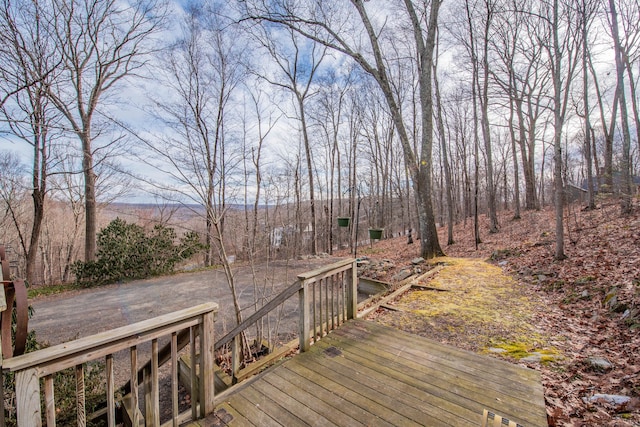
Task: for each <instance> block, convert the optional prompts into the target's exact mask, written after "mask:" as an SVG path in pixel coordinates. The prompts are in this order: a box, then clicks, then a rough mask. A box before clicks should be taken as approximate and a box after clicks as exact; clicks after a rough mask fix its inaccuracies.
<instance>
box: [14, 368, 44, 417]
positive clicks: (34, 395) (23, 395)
mask: <svg viewBox="0 0 640 427" xmlns="http://www.w3.org/2000/svg"><path fill="white" fill-rule="evenodd" d="M16 411H17V412H18V414H17V415H18V425H19V426H32V427H42V415H41V413H40V380H39V378H38V372H37V370H36V369H26V370H24V371H19V372H17V373H16Z"/></svg>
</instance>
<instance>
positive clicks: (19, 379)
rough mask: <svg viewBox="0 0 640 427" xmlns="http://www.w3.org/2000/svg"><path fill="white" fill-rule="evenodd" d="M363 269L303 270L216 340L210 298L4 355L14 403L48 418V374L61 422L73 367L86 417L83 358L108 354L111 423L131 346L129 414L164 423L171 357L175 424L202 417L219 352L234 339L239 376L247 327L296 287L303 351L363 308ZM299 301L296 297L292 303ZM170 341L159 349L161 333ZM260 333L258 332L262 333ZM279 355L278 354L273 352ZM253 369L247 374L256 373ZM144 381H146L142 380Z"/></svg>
mask: <svg viewBox="0 0 640 427" xmlns="http://www.w3.org/2000/svg"><path fill="white" fill-rule="evenodd" d="M357 285H358V278H357V270H356V262H355V260H349V259H348V260H343V261H339V262H336V263H334V264H331V265H328V266H326V267H323V268H319V269H317V270H313V271H310V272H308V273H304V274H301V275H299V276H298V277H297V280H296V281H295V282H294V283H293V284H292V285H291V286H289V287H288V288H287V289H286V290H285V291H283V292H282V293H280V294H279V295H278V296H276V297H275V298H273V299H271V300H270V301H269V302H267V303H266V304H265V305H263V306H262V307H261V308H259V309H258V310H257V311H256V312H255V313H254V314H252V315H251V316H249V317H248V318H247V319H246V320H245V321H243V322H242V323H241V324H240V325H238V326H236V327H235V328H233V329H232V330H231V331H230V332H229V333H227V334H226V335H224V336H223V337H222V338H221V339H219V340H218V341H216V342H214V340H213V331H214V320H215V315H216V313H217V311H218V305H217V304H215V303H207V304H202V305H198V306H196V307H192V308H189V309H185V310H181V311H178V312H175V313H170V314H167V315H163V316H160V317H156V318H154V319H150V320H146V321H143V322H139V323H136V324H133V325H129V326H125V327H121V328H118V329H114V330H111V331H107V332H104V333H100V334H96V335H92V336H89V337H85V338H80V339H78V340H75V341H72V342H68V343H64V344H60V345H56V346H53V347H49V348H46V349H43V350H39V351H36V352H32V353H28V354H25V355H22V356H17V357H13V358H10V359H5V360H4V361H3V363H2V365H3V366H2V368H3V370H5V371H7V370H8V371H11V372H14V373H15V382H16V386H15V387H16V410H17V422H18V427H32V426H41V425H42V414H41V406H40V401H41V393H42V392H41V390H40V380H41V378H44V402H45V419H46V423H47V426H55V425H56V412H57V410H56V402H55V398H54V393H53V390H54V387H53V382H54V374H55V373H56V372H59V371H62V370H64V369H68V368H74V369H75V376H76V384H77V387H76V401H77V425H78V426H84V425H86V420H87V413H86V409H85V390H84V375H85V374H84V369H85V368H84V366H85V364H86V363H87V362H92V361H100V360H104V361H105V371H106V372H105V378H106V384H107V386H106V402H107V407H106V410H105V412H106V416H107V425H108V426H114V425H115V424H116V418H115V413H116V411H115V406H116V398H115V393H116V388H115V384H114V382H115V381H114V353H116V352H119V351H122V350H128V352H129V361H130V364H129V365H130V375H129V380H128V382H127V384H126V385H125V386H124V390H125V392H126V393H127V395H126V396H125V398H124V399H123V404H124V405H125V406H126V407H128V410H127V411H125V413H126V414H129V416H130V417H131V419H130V420H128V421H130V422H129V423H127V424H130V425H133V426H138V425H141V423H142V422H143V421H142V418H143V417H144V422H146V425H151V426H160V407H159V374H158V370H159V366H161V365H162V364H164V363H165V362H170V365H171V401H172V407H171V420H170V421H169V422H168V423H167V425H173V426H177V425H180V424H181V423H182V422H184V421H186V420H188V419H189V418H191V419H194V420H195V419H198V418H203V417H205V416H207V415H208V414H210V413H211V412H212V411H213V409H214V384H215V373H214V372H215V371H216V369H217V367H216V366H215V356H214V354H215V353H214V352H215V351H217V350H220V349H222V348H223V347H224V346H225V345H229V344H231V349H232V351H231V354H232V356H231V359H232V363H231V365H232V366H231V371H232V379H233V382H234V383H235V382H237V381H238V378H239V377H240V376H239V373H240V370H241V369H240V368H241V363H240V362H241V355H242V354H243V353H242V349H243V343H242V339H243V338H246V336H245V333H246V332H247V330H248V329H249V328H251V327H253V326H255V325H256V324H258V323H259V322H260V321H261V320H262V319H263V318H264V317H265V316H267V315H269V314H270V313H272V312H273V311H274V310H276V309H277V308H278V307H281V306H282V305H283V304H285V303H286V302H290V301H289V300H290V299H292V298H293V297H294V296H295V295H296V294H298V298H297V307H298V311H299V322H298V323H299V324H298V327H297V335H298V337H297V339H296V341H297V343H298V346H299V349H300V351H301V352H304V351H307V350H308V349H309V346H310V345H311V344H312V343H314V342H316V341H317V340H319V339H321V338H322V337H323V336H324V335H326V334H327V333H329V331H331V330H333V329H335V328H337V327H338V326H340V325H341V324H342V323H344V322H345V321H346V320H348V319H352V318H355V317H356V315H357ZM293 304H295V303H293ZM163 337H165V338H167V339H170V342H169V343H168V344H167V345H165V346H164V347H163V348H162V349H159V343H158V340H159V339H160V338H163ZM256 338H257V337H256ZM144 343H151V360H150V361H149V362H147V363H146V364H145V365H144V366H139V364H138V347H139V346H140V345H141V344H144ZM186 344H190V351H191V354H190V358H189V359H190V361H191V363H190V368H189V369H190V370H191V372H190V378H191V379H194V378H197V381H194V380H192V381H190V384H191V390H190V395H191V409H190V411H187V412H185V413H181V414H179V413H178V364H179V363H178V352H179V351H180V350H181V349H182V348H183V347H184V346H185V345H186ZM272 355H273V354H272ZM250 371H251V369H245V370H244V374H245V375H250V374H249V372H250ZM140 384H142V386H141V387H140ZM140 388H142V390H143V391H144V408H143V410H144V412H142V411H141V410H140V408H139V407H140V402H139V398H138V396H139V389H140Z"/></svg>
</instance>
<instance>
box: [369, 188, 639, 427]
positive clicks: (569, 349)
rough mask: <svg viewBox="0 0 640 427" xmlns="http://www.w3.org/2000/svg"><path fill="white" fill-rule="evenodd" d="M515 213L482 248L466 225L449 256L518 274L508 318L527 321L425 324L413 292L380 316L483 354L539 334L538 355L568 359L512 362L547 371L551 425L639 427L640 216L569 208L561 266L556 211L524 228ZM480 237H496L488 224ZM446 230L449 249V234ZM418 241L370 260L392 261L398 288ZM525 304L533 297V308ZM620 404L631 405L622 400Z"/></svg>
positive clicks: (429, 319) (604, 207) (384, 246)
mask: <svg viewBox="0 0 640 427" xmlns="http://www.w3.org/2000/svg"><path fill="white" fill-rule="evenodd" d="M639 210H640V209H636V212H638V211H639ZM511 215H512V214H510V213H508V212H507V213H503V214H502V215H501V218H500V226H501V227H500V232H499V233H496V234H488V233H487V232H486V231H485V232H484V233H483V235H482V236H481V237H482V240H483V243H482V244H480V245H479V248H478V250H476V248H475V245H474V238H473V225H472V222H471V221H467V224H466V225H465V224H464V223H461V224H458V225H457V226H456V227H455V231H454V237H455V239H456V243H455V244H454V245H450V246H447V247H444V248H443V249H444V250H445V252H446V253H447V255H448V256H454V257H464V258H481V259H490V260H491V261H492V262H493V263H494V264H495V265H497V266H499V267H501V268H502V269H503V270H504V271H505V272H506V273H508V274H509V275H511V277H512V278H513V280H514V281H513V284H514V285H513V286H514V288H513V289H511V291H512V292H513V295H515V296H516V298H515V299H513V300H511V299H508V301H507V300H505V306H504V310H507V311H510V312H511V314H510V315H508V316H510V317H513V318H514V319H515V318H518V317H522V319H521V320H524V323H522V322H521V323H517V322H514V323H512V324H508V323H507V324H497V323H496V324H493V325H494V326H492V327H489V328H487V327H486V326H482V327H480V326H479V323H478V322H473V321H469V318H468V317H466V316H465V315H462V314H461V315H458V316H456V315H455V313H447V314H446V315H443V314H442V313H440V314H439V315H432V316H429V315H424V316H420V317H418V316H417V315H416V310H420V308H419V307H417V306H416V304H419V299H417V298H415V295H414V296H412V295H411V294H408V295H406V296H405V297H404V298H406V300H405V301H404V302H403V304H407V306H406V307H407V309H406V310H398V311H390V312H387V313H385V314H384V315H381V314H378V316H383V317H384V318H385V320H384V321H385V322H388V323H393V324H395V325H396V326H397V327H402V328H403V329H407V330H410V331H411V332H414V333H419V334H420V335H424V336H427V337H429V338H433V339H437V340H440V341H441V342H445V343H449V344H452V345H456V346H459V347H463V348H467V349H470V350H474V351H486V349H487V348H488V347H490V346H491V345H492V344H491V343H492V342H494V341H495V340H496V339H498V338H500V337H501V336H502V338H504V339H505V341H509V340H511V341H514V340H515V338H518V337H522V334H523V330H519V329H518V328H520V327H524V326H522V325H525V324H526V325H529V327H530V328H531V331H535V332H536V333H538V334H539V335H536V336H537V337H538V338H539V339H538V341H539V342H536V343H528V346H529V347H535V346H541V347H545V348H552V349H556V350H557V351H558V352H559V353H560V354H562V356H563V358H562V359H554V360H553V361H551V362H548V363H539V362H523V361H522V360H521V359H519V358H511V360H512V361H513V362H514V363H521V364H523V363H524V364H527V365H528V366H529V367H531V368H534V369H538V370H540V371H541V374H542V378H543V385H544V388H545V399H546V402H547V413H548V414H549V424H550V425H563V426H564V425H567V426H574V425H575V426H640V315H639V314H638V313H639V309H640V216H639V215H638V214H637V213H636V214H634V215H631V216H624V217H622V216H620V213H619V208H618V205H617V203H616V202H615V200H609V201H604V202H603V203H602V204H600V205H599V208H598V209H597V210H595V211H582V210H580V208H579V206H575V205H573V206H570V207H569V209H568V210H567V211H566V213H565V229H566V232H565V238H566V243H565V252H566V254H567V256H568V258H567V259H566V260H563V261H555V260H554V250H555V246H554V245H555V232H554V227H555V226H554V213H553V211H552V210H544V211H533V212H525V213H524V214H523V217H522V219H519V220H513V219H512V216H511ZM481 230H488V227H487V224H486V219H485V218H482V227H481ZM440 232H441V236H440V237H441V242H445V241H446V239H445V236H446V235H445V233H446V229H444V228H442V229H441V230H440ZM419 243H420V242H419V241H417V242H416V243H415V244H413V245H408V244H407V239H406V237H398V238H395V239H388V240H383V241H380V242H376V243H375V244H374V248H373V250H370V251H369V254H368V256H370V257H371V258H375V259H389V260H391V261H393V263H394V264H395V267H394V269H393V270H392V271H389V272H387V275H386V279H387V280H389V279H390V278H391V277H392V276H393V274H394V273H395V272H396V271H398V270H400V269H401V268H403V267H406V266H410V265H411V260H412V259H413V258H415V257H416V256H417V255H418V254H419ZM436 277H437V276H436ZM468 280H473V279H472V277H469V278H468ZM505 286H507V287H509V286H510V285H505ZM519 298H525V299H526V304H525V305H524V306H522V305H519V304H521V303H522V304H524V302H523V301H524V300H521V301H520V302H518V299H519ZM501 299H504V298H501ZM412 300H413V301H412ZM436 303H437V302H436ZM442 304H443V305H444V303H442ZM523 307H525V308H526V313H525V314H523V313H522V311H523ZM517 310H519V312H516V311H517ZM422 314H428V313H422ZM431 314H433V313H431ZM391 318H394V319H391ZM416 319H420V322H417V321H416ZM517 325H521V326H517ZM525 329H526V328H525ZM529 332H530V331H529ZM515 341H517V340H515ZM494 356H495V357H505V356H504V355H499V354H495V355H494ZM593 360H604V361H605V362H608V363H609V364H610V366H607V365H606V364H605V365H604V366H600V365H598V364H594V362H593ZM611 396H622V397H624V398H625V399H628V400H626V401H624V402H623V403H620V402H614V401H613V400H612V398H611Z"/></svg>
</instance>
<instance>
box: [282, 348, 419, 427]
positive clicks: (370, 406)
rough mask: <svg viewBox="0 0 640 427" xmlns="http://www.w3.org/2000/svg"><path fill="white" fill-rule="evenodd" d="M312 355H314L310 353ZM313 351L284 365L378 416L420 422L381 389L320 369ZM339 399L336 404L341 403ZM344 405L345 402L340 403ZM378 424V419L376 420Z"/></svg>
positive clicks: (396, 421) (402, 423)
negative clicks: (405, 413)
mask: <svg viewBox="0 0 640 427" xmlns="http://www.w3.org/2000/svg"><path fill="white" fill-rule="evenodd" d="M309 356H311V357H309ZM312 359H313V354H311V353H303V354H301V355H299V356H298V357H296V358H294V359H292V360H291V361H289V362H287V363H285V364H284V365H283V367H284V366H286V368H287V369H290V370H292V371H294V372H296V373H298V374H300V375H302V376H305V377H307V378H309V379H310V380H312V381H313V382H315V383H316V384H318V385H320V386H322V387H323V388H325V389H327V390H332V391H333V392H334V393H335V394H336V396H340V398H341V401H342V402H348V404H353V405H357V406H359V407H361V408H362V409H364V410H365V411H366V412H368V413H371V414H373V415H374V416H375V417H376V418H379V419H382V420H384V422H385V423H387V424H389V425H393V426H408V425H413V426H418V425H420V424H419V423H416V422H413V421H411V420H409V419H408V418H407V417H405V416H404V415H403V414H402V413H401V412H398V411H399V410H401V408H399V407H397V406H395V404H394V403H395V402H394V401H393V399H392V398H390V397H389V396H387V395H386V394H383V393H379V392H377V391H370V390H367V389H366V388H363V387H362V384H360V383H358V382H356V381H354V380H352V379H351V378H349V376H348V375H347V376H344V375H341V374H338V373H336V372H333V371H331V370H326V369H320V368H319V367H318V366H317V365H315V364H314V363H313V360H312ZM339 404H340V402H337V403H336V405H339ZM338 407H339V408H342V406H338ZM376 425H377V423H376Z"/></svg>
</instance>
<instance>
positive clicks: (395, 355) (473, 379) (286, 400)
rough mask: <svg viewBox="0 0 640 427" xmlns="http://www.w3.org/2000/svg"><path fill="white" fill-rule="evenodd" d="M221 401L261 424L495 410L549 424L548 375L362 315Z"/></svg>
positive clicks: (391, 421)
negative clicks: (546, 404) (544, 388)
mask: <svg viewBox="0 0 640 427" xmlns="http://www.w3.org/2000/svg"><path fill="white" fill-rule="evenodd" d="M219 401H220V402H224V404H225V405H227V404H228V405H230V406H229V407H230V408H232V409H233V410H235V411H237V413H238V414H239V415H241V416H242V417H247V418H249V419H250V420H252V421H253V422H254V423H255V422H256V420H259V419H263V417H266V416H267V415H269V418H264V419H265V420H267V421H268V422H272V421H275V422H278V423H280V424H281V425H314V423H315V424H317V425H341V426H342V425H355V426H360V425H361V424H364V425H387V426H388V425H430V426H450V425H455V426H477V425H479V423H480V421H481V415H482V411H483V409H488V410H490V411H491V412H494V413H500V414H501V415H502V416H504V417H505V418H509V419H510V420H512V421H517V422H519V423H520V424H522V425H525V426H527V427H535V426H546V411H545V407H544V399H543V392H542V386H541V384H540V376H539V373H537V372H535V371H532V370H527V369H525V368H521V367H518V366H514V365H512V364H509V363H507V362H503V361H500V360H497V359H493V358H489V357H486V356H481V355H477V354H474V353H470V352H466V351H463V350H458V349H455V348H453V347H449V346H444V345H442V344H439V343H436V342H433V341H431V340H428V339H426V338H421V337H418V336H415V335H411V334H407V333H404V332H401V331H398V330H395V329H392V328H388V327H385V326H382V325H377V324H373V323H371V322H366V321H362V320H355V321H350V322H348V323H347V324H346V325H344V326H343V327H341V328H338V329H337V330H336V331H334V332H331V333H330V334H328V335H327V336H326V337H324V338H323V339H322V340H321V341H318V342H317V343H316V344H314V345H313V346H311V348H310V350H309V351H308V352H306V353H302V354H299V355H297V356H296V357H294V358H293V359H289V360H287V361H285V362H284V363H282V364H281V365H279V366H278V367H276V368H275V369H271V370H267V371H266V372H264V373H262V374H260V375H259V376H257V377H255V378H252V379H251V380H249V381H247V382H246V383H243V384H242V385H240V387H239V388H238V389H237V390H235V391H234V390H233V389H230V390H229V391H228V392H225V393H224V394H223V396H219ZM263 411H264V412H263ZM316 413H317V414H319V415H316ZM296 420H297V421H296ZM232 424H233V422H232ZM235 425H243V424H242V421H239V422H238V423H237V424H235Z"/></svg>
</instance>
